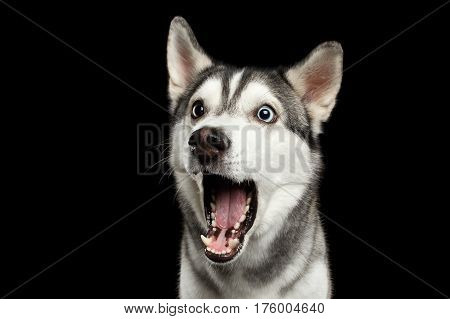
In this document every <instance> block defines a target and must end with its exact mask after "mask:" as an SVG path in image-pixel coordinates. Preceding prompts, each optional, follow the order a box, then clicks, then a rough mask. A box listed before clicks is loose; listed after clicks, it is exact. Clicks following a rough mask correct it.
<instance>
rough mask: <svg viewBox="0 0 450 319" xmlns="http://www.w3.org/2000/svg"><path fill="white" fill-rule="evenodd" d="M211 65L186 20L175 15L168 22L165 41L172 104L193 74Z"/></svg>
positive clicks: (192, 77)
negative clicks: (168, 28) (169, 22)
mask: <svg viewBox="0 0 450 319" xmlns="http://www.w3.org/2000/svg"><path fill="white" fill-rule="evenodd" d="M211 65H212V61H211V59H210V58H209V57H208V56H207V55H206V54H205V53H204V51H203V49H202V48H201V47H200V45H199V44H198V42H197V39H196V38H195V35H194V33H193V32H192V29H191V28H190V26H189V24H188V23H187V22H186V20H185V19H183V18H182V17H175V18H174V19H173V20H172V22H171V24H170V30H169V37H168V41H167V68H168V71H169V97H170V100H171V102H172V105H173V104H174V103H175V102H176V100H177V99H178V98H179V97H180V95H181V94H182V93H183V92H184V90H185V89H186V88H187V86H188V85H189V83H190V82H191V81H192V80H193V79H194V77H195V75H197V74H198V73H199V72H201V71H202V70H204V69H205V68H207V67H209V66H211Z"/></svg>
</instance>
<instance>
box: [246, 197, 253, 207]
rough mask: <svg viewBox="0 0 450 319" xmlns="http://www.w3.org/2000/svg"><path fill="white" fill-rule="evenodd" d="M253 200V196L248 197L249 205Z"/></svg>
mask: <svg viewBox="0 0 450 319" xmlns="http://www.w3.org/2000/svg"><path fill="white" fill-rule="evenodd" d="M251 201H252V197H251V196H250V197H248V198H247V205H249V204H250V202H251Z"/></svg>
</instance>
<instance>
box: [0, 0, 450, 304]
mask: <svg viewBox="0 0 450 319" xmlns="http://www.w3.org/2000/svg"><path fill="white" fill-rule="evenodd" d="M7 2H8V3H9V4H11V5H13V6H14V7H15V8H17V9H18V10H19V11H20V12H22V13H23V14H25V15H26V16H28V17H30V18H31V19H33V20H35V21H36V22H37V23H38V24H40V25H42V26H43V27H45V28H47V29H48V30H50V31H51V32H53V33H54V34H55V35H57V36H58V37H60V38H61V39H62V40H64V41H66V42H67V43H68V44H70V45H72V46H73V47H74V48H76V49H78V50H80V51H81V52H82V53H83V54H85V55H86V56H87V57H89V58H90V59H92V60H94V61H96V62H97V63H99V64H100V65H102V66H103V67H104V68H106V69H107V70H109V71H110V72H112V73H113V74H115V75H117V76H118V77H120V78H121V79H122V80H123V81H126V82H127V83H129V84H130V85H132V86H133V87H134V88H136V89H137V90H139V91H140V92H142V93H143V94H145V95H146V96H148V97H150V98H151V99H153V100H154V101H156V102H157V103H158V104H160V105H163V106H166V105H167V97H166V83H167V74H166V66H165V48H166V37H167V31H168V27H169V23H170V21H171V19H172V18H173V17H174V16H176V15H182V16H184V17H185V18H186V19H187V20H188V22H189V23H190V24H191V26H192V28H193V29H194V31H195V33H196V35H197V38H198V40H199V42H200V44H201V45H202V46H203V47H204V49H205V50H206V51H207V52H208V53H209V54H210V55H211V56H213V57H215V58H217V59H219V60H222V61H226V62H228V63H231V64H236V65H239V66H243V65H258V66H276V65H279V64H286V65H288V64H292V63H295V62H296V61H298V60H300V59H301V58H303V57H304V56H305V55H306V54H307V53H308V51H309V50H311V49H312V48H313V47H314V46H315V45H317V44H319V43H320V42H322V41H326V40H337V41H340V42H341V43H342V45H343V48H344V52H345V54H344V66H345V67H349V66H351V65H352V64H353V63H354V62H357V61H358V60H359V59H360V58H362V57H364V56H365V55H366V54H368V53H369V52H371V51H372V50H374V49H376V48H377V47H379V46H380V45H381V44H383V43H385V42H386V41H387V40H389V39H391V38H392V37H394V36H395V35H397V34H398V33H400V32H401V31H402V30H404V29H405V28H407V27H408V26H410V25H411V24H413V23H414V22H416V21H417V20H419V19H420V18H422V17H423V16H425V15H426V14H427V13H429V12H430V11H432V10H433V9H434V8H436V7H437V6H439V5H440V4H442V3H443V2H444V1H427V2H426V3H425V2H422V3H420V4H413V3H411V2H410V1H409V2H403V3H398V4H397V5H395V6H394V5H393V4H392V2H391V3H386V4H382V3H380V2H378V1H377V2H373V3H370V4H368V3H366V2H361V1H360V2H359V4H356V3H353V4H349V3H347V4H346V5H343V4H340V5H336V4H335V5H334V6H332V5H330V4H327V3H323V2H320V3H316V4H306V3H304V2H300V1H298V2H297V4H296V6H294V4H292V3H282V2H280V1H276V2H272V3H268V4H263V3H262V2H260V3H259V4H252V5H249V6H248V8H246V7H244V3H243V2H240V3H231V2H228V1H226V2H225V1H222V2H219V1H217V2H213V1H210V2H206V3H204V4H202V5H199V4H197V5H195V6H194V5H193V4H189V3H187V2H184V4H183V5H179V4H176V3H172V2H169V1H166V2H161V3H156V2H150V1H136V2H120V3H111V2H104V3H101V2H97V1H96V2H95V3H94V2H92V1H89V2H88V1H86V2H82V1H54V2H53V1H52V2H50V1H29V2H28V3H27V2H24V1H12V0H8V1H7ZM449 18H450V5H448V6H447V7H444V8H443V9H441V10H440V11H438V12H436V13H435V14H433V15H432V16H430V17H429V18H427V19H425V20H424V21H422V22H421V23H419V24H417V25H416V26H415V27H413V28H411V29H410V30H409V31H407V32H405V33H404V34H402V35H400V36H399V37H398V38H396V39H394V40H392V42H390V43H388V44H386V45H385V46H384V47H382V48H380V49H379V50H378V51H376V52H374V53H373V54H371V55H370V56H368V57H367V58H365V59H364V60H362V61H361V62H360V63H358V64H356V65H355V66H353V67H351V68H350V69H349V70H347V71H346V72H345V73H344V80H343V84H342V89H341V93H340V95H339V102H338V104H337V106H336V108H335V111H334V112H333V116H332V118H331V120H330V121H329V123H328V124H327V125H326V127H325V134H324V135H323V137H322V147H323V151H324V160H325V164H326V171H325V175H324V179H323V182H322V189H321V196H322V200H321V201H322V207H321V209H322V211H323V213H324V214H326V215H327V216H329V217H330V218H332V219H333V220H335V221H337V222H339V223H340V224H342V225H343V226H344V227H345V228H347V229H349V230H350V231H351V232H353V233H354V234H356V235H358V236H360V237H361V238H363V239H364V240H366V241H367V242H368V243H370V244H371V245H373V246H374V247H376V248H377V249H379V250H380V251H382V252H384V253H385V254H386V255H388V256H390V257H391V258H392V259H393V260H395V261H396V262H398V263H399V264H401V265H403V266H404V267H406V268H407V269H409V270H410V271H411V272H413V273H414V274H416V275H417V276H418V277H420V278H422V279H423V280H425V281H426V282H428V283H429V284H431V285H432V286H434V287H435V288H437V289H438V290H440V291H441V292H442V293H444V294H446V295H448V294H449V293H450V290H449V278H448V269H450V267H449V266H450V265H449V261H448V258H447V257H448V238H449V237H448V223H447V222H446V217H447V215H448V208H447V207H446V203H447V202H448V193H447V192H448V186H447V181H448V155H447V154H446V149H447V146H448V140H447V136H448V119H447V116H446V113H447V109H448V107H449V102H448V101H449V100H448V90H449V81H448V74H449V71H450V68H449V66H450V63H449V56H450V52H449V49H448V45H447V42H448V38H449ZM0 24H1V26H0V36H1V38H0V41H1V47H0V50H1V51H0V52H1V61H0V65H1V69H0V77H1V78H2V80H3V84H2V86H1V87H0V92H1V100H0V108H1V111H0V112H1V117H0V121H1V133H2V134H1V141H2V148H1V150H2V153H1V154H2V156H1V160H2V162H3V165H2V173H1V176H2V177H1V185H2V191H1V194H2V195H1V198H2V200H1V207H2V208H1V222H0V261H1V267H2V271H1V273H0V295H1V296H3V295H6V294H7V293H9V292H11V291H12V290H13V289H14V288H16V287H18V286H19V285H21V284H22V283H24V282H25V281H27V280H28V279H29V278H31V277H32V276H34V275H36V274H37V273H39V272H40V271H42V270H43V269H45V268H46V267H48V266H49V265H51V264H52V263H54V262H55V261H57V260H58V259H59V258H61V257H63V256H65V255H66V254H67V253H69V252H71V250H72V249H74V248H75V247H77V246H78V245H80V244H82V243H84V242H85V241H86V240H88V239H89V238H91V237H92V236H94V235H95V234H97V233H98V232H99V231H101V230H103V229H105V228H106V227H107V226H109V225H111V224H112V223H113V222H114V221H116V220H118V219H119V218H121V217H122V216H124V215H126V214H127V213H128V212H130V211H132V210H133V209H134V208H136V207H138V206H139V205H140V204H141V203H143V202H145V201H146V200H148V199H149V198H151V197H152V196H154V195H155V194H157V193H158V192H159V191H160V190H162V189H164V188H166V187H168V186H170V185H171V183H172V182H173V180H172V178H167V177H164V178H163V179H162V180H161V181H160V177H161V176H160V175H159V176H140V175H138V174H137V167H136V162H137V133H136V130H137V125H138V123H155V124H157V125H163V123H166V122H167V120H168V115H167V113H166V112H165V111H163V110H161V109H160V108H158V107H157V106H155V105H154V104H153V103H152V102H150V101H149V100H147V99H146V98H144V97H143V96H141V95H139V94H138V93H136V92H135V91H133V90H132V89H130V88H128V87H127V86H125V85H124V84H123V83H121V82H120V81H118V80H117V79H115V78H113V77H112V76H111V75H109V74H107V73H106V72H104V71H103V70H101V69H100V68H99V67H97V66H95V65H94V64H92V63H91V62H89V61H87V60H86V59H85V58H83V57H81V56H80V55H78V54H77V53H75V52H74V51H73V50H71V49H69V48H67V47H66V46H64V45H63V44H62V43H61V42H58V41H57V40H55V39H54V38H52V37H51V36H50V35H49V34H47V33H45V32H44V31H42V30H40V29H39V28H38V27H36V26H35V25H33V24H32V23H30V22H29V21H27V20H26V19H25V18H24V17H21V16H20V15H18V14H17V13H15V12H14V11H12V10H11V9H9V8H8V7H6V6H5V5H4V4H3V3H0ZM174 193H175V190H174V188H173V187H172V188H171V189H170V190H169V191H168V192H165V193H164V194H162V195H161V196H159V197H158V198H156V199H154V200H153V201H151V202H150V203H148V204H147V205H145V206H143V207H141V208H140V209H138V210H137V211H135V212H134V213H133V214H131V215H129V216H128V217H127V218H125V219H124V220H122V221H121V222H120V223H117V224H116V225H115V226H114V227H112V228H110V229H109V230H107V231H106V232H104V233H102V234H101V235H99V236H98V237H96V238H95V239H93V240H92V241H90V242H88V243H87V244H86V245H84V246H83V247H81V248H80V249H79V250H77V251H75V252H73V253H72V254H71V255H70V256H68V257H67V258H65V259H63V260H62V261H60V262H59V263H57V264H55V265H54V266H53V267H51V268H49V269H48V270H46V271H44V272H43V273H42V274H40V275H39V276H37V277H35V278H34V279H33V280H31V281H29V282H28V283H27V284H25V285H23V286H22V287H21V288H19V289H17V290H15V291H13V292H12V293H11V294H8V297H10V298H30V297H34V298H38V297H39V298H49V297H52V298H71V297H76V298H111V297H115V298H174V297H176V286H177V271H178V263H179V261H178V247H179V239H180V218H181V217H180V213H179V211H178V209H177V206H176V203H175V201H174ZM324 223H325V227H326V232H327V238H328V242H329V246H330V252H331V255H330V259H331V266H332V271H333V277H334V283H335V297H337V298H439V297H443V295H441V294H440V293H438V292H437V291H436V290H434V289H433V288H430V287H429V286H427V285H426V284H424V283H423V282H421V281H420V280H418V279H417V278H414V277H413V276H412V275H411V274H409V273H408V272H406V271H405V270H404V269H401V268H400V267H398V266H397V265H395V264H393V263H392V262H391V261H389V260H388V259H386V258H384V257H383V256H381V255H379V254H378V253H377V252H375V251H374V250H372V249H371V248H369V247H367V246H366V245H365V244H363V243H361V242H360V241H358V240H357V239H355V238H353V237H352V236H350V235H349V234H348V233H346V232H345V231H343V230H342V229H340V228H338V227H336V226H335V225H334V224H332V223H330V222H328V221H326V220H325V221H324Z"/></svg>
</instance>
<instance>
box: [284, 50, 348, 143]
mask: <svg viewBox="0 0 450 319" xmlns="http://www.w3.org/2000/svg"><path fill="white" fill-rule="evenodd" d="M342 57H343V51H342V47H341V45H340V44H339V43H338V42H325V43H322V44H321V45H319V46H318V47H316V48H315V49H314V50H313V51H312V52H311V53H310V54H309V55H308V56H307V57H306V58H305V59H304V60H303V61H302V62H300V63H298V64H296V65H294V66H293V67H292V68H290V69H289V70H288V71H287V72H286V77H287V79H288V80H289V82H290V83H291V84H292V86H293V87H294V90H295V91H296V93H297V94H298V95H299V96H300V98H301V99H302V101H303V103H305V106H306V109H307V110H308V113H309V115H310V117H311V120H312V125H313V131H314V133H315V134H319V133H320V132H321V124H322V122H325V121H326V120H327V119H328V117H329V116H330V114H331V110H332V109H333V107H334V104H335V103H336V96H337V94H338V92H339V88H340V86H341V80H342Z"/></svg>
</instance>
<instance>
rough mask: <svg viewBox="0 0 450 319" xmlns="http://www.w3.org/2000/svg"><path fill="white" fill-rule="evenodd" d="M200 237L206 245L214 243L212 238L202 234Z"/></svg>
mask: <svg viewBox="0 0 450 319" xmlns="http://www.w3.org/2000/svg"><path fill="white" fill-rule="evenodd" d="M200 238H201V239H202V242H203V243H204V244H205V246H208V245H209V244H211V243H212V238H206V237H205V236H203V235H200Z"/></svg>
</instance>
